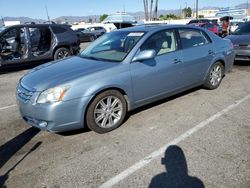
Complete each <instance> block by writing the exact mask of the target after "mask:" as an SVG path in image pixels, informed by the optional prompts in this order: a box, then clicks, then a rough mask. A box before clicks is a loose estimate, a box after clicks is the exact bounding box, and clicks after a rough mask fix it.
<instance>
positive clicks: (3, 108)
mask: <svg viewBox="0 0 250 188" xmlns="http://www.w3.org/2000/svg"><path fill="white" fill-rule="evenodd" d="M16 106H17V105H16V104H13V105H9V106H4V107H0V110H6V109H8V108H13V107H16Z"/></svg>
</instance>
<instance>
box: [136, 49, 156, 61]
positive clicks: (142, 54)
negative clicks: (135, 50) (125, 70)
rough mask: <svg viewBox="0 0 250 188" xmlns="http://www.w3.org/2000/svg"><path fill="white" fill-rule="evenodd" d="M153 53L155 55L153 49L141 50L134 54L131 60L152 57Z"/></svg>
mask: <svg viewBox="0 0 250 188" xmlns="http://www.w3.org/2000/svg"><path fill="white" fill-rule="evenodd" d="M155 55H156V52H155V50H143V51H141V52H140V53H139V54H137V55H135V57H134V58H133V60H132V61H133V62H134V61H143V60H148V59H153V58H154V57H155Z"/></svg>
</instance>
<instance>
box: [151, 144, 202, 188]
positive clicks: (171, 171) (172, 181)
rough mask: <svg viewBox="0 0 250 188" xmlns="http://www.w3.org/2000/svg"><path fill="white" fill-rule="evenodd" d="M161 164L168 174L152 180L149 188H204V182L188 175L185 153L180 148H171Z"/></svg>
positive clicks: (162, 174)
mask: <svg viewBox="0 0 250 188" xmlns="http://www.w3.org/2000/svg"><path fill="white" fill-rule="evenodd" d="M161 163H162V164H163V165H165V168H166V172H163V173H161V174H158V175H156V176H155V177H153V178H152V180H151V183H150V184H149V188H174V187H180V188H182V187H183V188H184V187H185V188H204V187H205V186H204V184H203V182H202V181H201V180H200V179H198V178H197V177H192V176H189V175H188V166H187V161H186V157H185V155H184V152H183V151H182V149H181V148H180V147H179V146H176V145H173V146H169V147H168V148H167V149H166V151H165V157H164V158H162V161H161Z"/></svg>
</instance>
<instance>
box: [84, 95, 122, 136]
mask: <svg viewBox="0 0 250 188" xmlns="http://www.w3.org/2000/svg"><path fill="white" fill-rule="evenodd" d="M126 113H127V103H126V100H125V99H124V97H123V95H122V94H121V93H120V92H119V91H117V90H107V91H104V92H102V93H100V94H99V95H97V96H96V97H95V99H94V100H93V101H92V103H91V104H90V106H89V108H88V110H87V113H86V123H87V126H88V127H89V128H90V129H91V130H93V131H95V132H97V133H106V132H109V131H112V130H114V129H116V128H117V127H119V126H120V125H121V124H122V122H123V121H124V118H125V116H126Z"/></svg>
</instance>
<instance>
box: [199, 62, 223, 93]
mask: <svg viewBox="0 0 250 188" xmlns="http://www.w3.org/2000/svg"><path fill="white" fill-rule="evenodd" d="M223 76H224V66H223V65H222V64H221V62H216V63H215V64H213V66H212V67H211V68H210V70H209V73H208V75H207V78H206V82H205V84H204V85H203V86H204V87H205V88H206V89H210V90H212V89H216V88H218V87H219V85H220V83H221V81H222V78H223Z"/></svg>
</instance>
